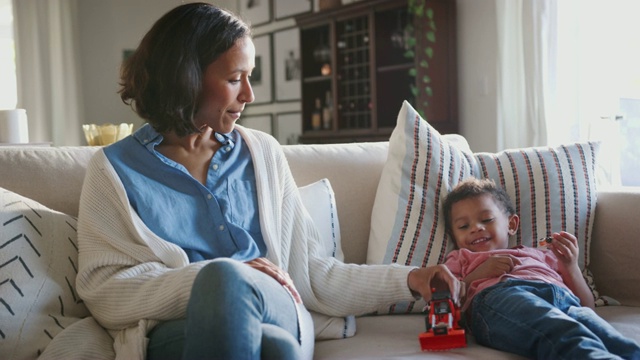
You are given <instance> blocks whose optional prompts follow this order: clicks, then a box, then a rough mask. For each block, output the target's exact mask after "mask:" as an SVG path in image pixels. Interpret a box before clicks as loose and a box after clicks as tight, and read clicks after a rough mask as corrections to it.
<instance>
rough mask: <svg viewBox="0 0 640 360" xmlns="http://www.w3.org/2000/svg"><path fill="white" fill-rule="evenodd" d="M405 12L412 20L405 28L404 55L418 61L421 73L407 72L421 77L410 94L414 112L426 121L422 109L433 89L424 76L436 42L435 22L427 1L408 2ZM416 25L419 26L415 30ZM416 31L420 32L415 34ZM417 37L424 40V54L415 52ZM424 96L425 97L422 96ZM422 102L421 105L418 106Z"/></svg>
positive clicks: (415, 70)
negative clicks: (413, 99) (414, 105)
mask: <svg viewBox="0 0 640 360" xmlns="http://www.w3.org/2000/svg"><path fill="white" fill-rule="evenodd" d="M407 12H408V13H409V15H410V16H411V17H412V18H413V22H411V21H410V22H409V23H408V24H407V25H406V27H405V34H406V38H405V39H406V40H405V49H406V50H405V53H404V56H405V58H407V59H418V60H419V61H418V63H417V66H418V67H419V68H421V69H422V70H423V71H418V70H419V69H418V68H417V67H414V68H411V69H410V70H409V75H410V76H412V77H414V78H417V77H418V76H419V74H421V75H422V79H420V81H414V82H413V84H411V94H412V95H413V96H414V98H415V99H416V105H417V106H416V110H417V111H418V112H419V113H420V115H421V116H422V117H423V118H425V119H426V116H425V112H424V109H425V108H427V106H429V101H428V98H430V97H432V96H433V88H432V87H431V78H430V77H429V76H428V75H426V74H427V69H428V68H429V60H431V59H432V58H433V45H434V44H435V42H436V22H435V21H434V19H433V9H432V8H430V7H428V6H427V0H409V1H408V4H407ZM416 24H418V25H419V27H418V29H416V26H415V25H416ZM416 30H419V31H421V32H422V33H421V34H417V33H416ZM417 36H421V37H423V38H424V41H423V44H425V45H426V46H425V48H424V53H419V52H417V49H416V45H417V43H418V38H417ZM422 94H425V95H426V97H424V96H422ZM419 101H422V103H421V104H418V102H419Z"/></svg>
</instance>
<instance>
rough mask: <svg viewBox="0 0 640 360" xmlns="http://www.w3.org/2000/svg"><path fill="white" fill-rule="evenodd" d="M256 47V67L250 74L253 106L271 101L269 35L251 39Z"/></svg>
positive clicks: (271, 82) (271, 81)
mask: <svg viewBox="0 0 640 360" xmlns="http://www.w3.org/2000/svg"><path fill="white" fill-rule="evenodd" d="M253 45H254V46H255V47H256V67H255V68H253V72H251V87H252V88H253V94H254V95H255V98H256V99H255V101H254V102H253V103H254V104H262V103H270V102H272V101H273V95H272V89H273V80H272V76H271V74H272V72H271V70H272V68H273V67H272V66H271V34H266V35H261V36H256V37H255V38H253Z"/></svg>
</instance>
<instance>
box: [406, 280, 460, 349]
mask: <svg viewBox="0 0 640 360" xmlns="http://www.w3.org/2000/svg"><path fill="white" fill-rule="evenodd" d="M460 314H461V313H460V308H458V307H457V306H456V305H455V304H454V303H453V300H451V293H450V292H449V291H448V290H447V291H435V289H434V291H433V292H432V296H431V300H430V301H429V315H428V316H427V317H426V319H425V323H426V326H427V331H426V332H423V333H421V334H420V335H419V337H418V338H419V340H420V347H421V348H422V351H444V350H449V349H455V348H459V347H466V346H467V338H466V336H465V332H464V329H463V328H462V327H461V326H460V324H459V322H460Z"/></svg>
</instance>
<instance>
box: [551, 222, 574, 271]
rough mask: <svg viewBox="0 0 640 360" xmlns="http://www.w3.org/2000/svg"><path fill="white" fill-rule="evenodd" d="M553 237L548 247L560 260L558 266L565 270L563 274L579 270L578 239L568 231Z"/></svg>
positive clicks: (555, 234)
mask: <svg viewBox="0 0 640 360" xmlns="http://www.w3.org/2000/svg"><path fill="white" fill-rule="evenodd" d="M552 237H553V241H552V242H551V244H549V245H547V246H548V248H549V249H550V250H551V251H553V253H554V254H555V255H556V257H557V258H558V266H559V267H560V269H561V270H564V271H561V273H562V272H568V271H571V270H576V269H578V256H579V255H580V249H579V248H578V239H576V237H575V236H574V235H573V234H570V233H568V232H566V231H561V232H559V233H554V234H553V235H552ZM578 271H579V269H578Z"/></svg>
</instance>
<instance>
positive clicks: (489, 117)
mask: <svg viewBox="0 0 640 360" xmlns="http://www.w3.org/2000/svg"><path fill="white" fill-rule="evenodd" d="M456 1H457V3H456V4H457V13H458V14H457V24H458V25H457V26H458V71H459V75H458V81H459V84H458V92H459V102H458V103H459V107H460V111H459V115H460V119H459V121H460V133H461V134H462V135H464V136H465V137H466V138H467V139H468V141H469V143H470V145H471V148H472V149H473V150H474V151H491V152H493V151H497V150H498V149H496V104H497V102H496V79H497V71H496V66H497V41H496V25H495V23H496V21H495V16H496V12H495V1H496V0H456ZM182 2H183V1H181V0H106V1H105V0H80V1H78V7H79V15H80V19H79V27H80V49H81V53H82V59H81V63H82V70H81V72H82V90H83V97H84V98H83V99H84V117H85V119H86V122H87V123H99V124H100V123H107V122H112V123H119V122H133V123H134V124H136V126H138V125H140V124H141V123H142V121H141V120H140V119H138V117H137V116H136V114H135V113H134V112H133V111H132V110H131V109H129V107H128V106H126V105H125V104H123V103H122V102H121V101H120V97H119V96H118V94H117V90H118V78H119V77H118V71H119V66H120V62H121V61H122V51H123V50H125V49H134V48H135V47H136V46H137V45H138V43H139V42H140V40H141V39H142V36H143V35H144V34H145V33H146V32H147V30H149V28H150V27H151V25H152V24H153V22H154V21H155V20H157V19H158V18H159V17H160V16H162V15H163V14H164V13H166V12H167V11H169V10H170V9H171V8H173V7H175V6H177V5H179V4H180V3H182ZM215 3H216V4H217V5H219V6H221V7H225V8H228V9H230V10H232V11H237V1H236V0H219V1H216V2H215ZM294 24H295V22H294V21H293V19H286V20H284V21H280V22H271V23H269V24H267V25H264V26H260V27H257V28H256V29H254V32H255V34H256V35H259V34H262V33H265V32H272V31H275V30H277V29H280V28H286V27H290V26H293V25H294ZM299 110H300V104H299V103H298V102H289V103H281V104H276V103H272V104H267V105H256V106H248V107H247V110H246V113H247V114H248V115H251V114H262V113H277V112H290V111H299Z"/></svg>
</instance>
